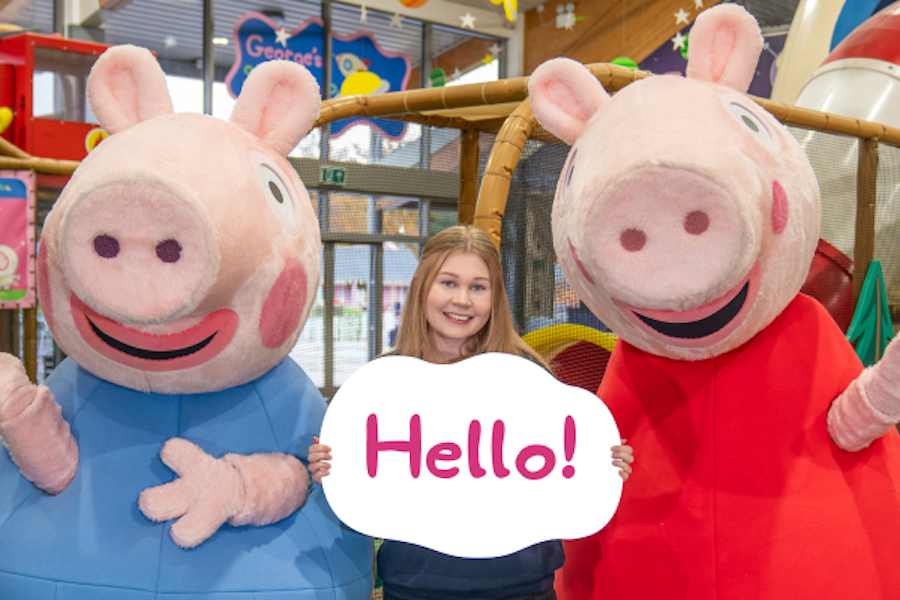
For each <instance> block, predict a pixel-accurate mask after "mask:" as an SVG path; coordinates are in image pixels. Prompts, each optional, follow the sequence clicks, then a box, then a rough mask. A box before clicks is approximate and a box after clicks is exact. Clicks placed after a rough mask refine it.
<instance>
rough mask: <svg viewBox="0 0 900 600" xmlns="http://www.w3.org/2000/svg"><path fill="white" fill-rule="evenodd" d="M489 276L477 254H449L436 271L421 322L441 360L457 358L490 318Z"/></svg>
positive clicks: (485, 265) (486, 268)
mask: <svg viewBox="0 0 900 600" xmlns="http://www.w3.org/2000/svg"><path fill="white" fill-rule="evenodd" d="M491 301H492V298H491V274H490V271H489V270H488V267H487V264H485V262H484V259H482V258H481V257H480V256H478V255H477V254H474V253H471V252H467V253H465V254H460V253H457V254H451V255H449V256H448V257H447V259H446V260H445V261H444V264H442V265H441V266H440V268H438V272H437V275H436V276H435V278H434V282H433V283H432V284H431V289H430V290H429V291H428V297H427V298H426V299H425V319H426V320H427V321H428V325H429V326H430V327H431V335H432V336H434V343H435V346H436V347H437V349H438V353H439V354H440V358H442V359H443V360H452V359H455V358H458V357H459V356H460V354H461V350H462V347H463V344H464V343H465V341H466V340H467V339H469V338H470V337H471V336H473V335H475V334H476V333H478V332H479V331H481V328H482V327H484V326H485V324H487V322H488V319H489V318H490V316H491Z"/></svg>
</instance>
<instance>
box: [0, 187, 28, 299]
mask: <svg viewBox="0 0 900 600" xmlns="http://www.w3.org/2000/svg"><path fill="white" fill-rule="evenodd" d="M34 215H35V197H34V172H33V171H0V309H5V308H34V298H35V295H34Z"/></svg>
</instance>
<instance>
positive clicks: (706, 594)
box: [556, 296, 900, 600]
mask: <svg viewBox="0 0 900 600" xmlns="http://www.w3.org/2000/svg"><path fill="white" fill-rule="evenodd" d="M861 371H862V365H861V364H860V362H859V359H858V358H857V357H856V354H855V353H854V352H853V349H852V348H851V347H850V345H849V343H848V342H847V340H846V339H845V338H844V336H843V334H842V333H841V331H840V330H839V329H838V328H837V326H836V325H835V324H834V321H833V319H832V318H831V317H830V316H829V315H828V313H827V312H826V311H825V310H824V309H823V308H822V307H821V306H820V305H819V304H818V303H817V302H816V301H815V300H812V299H810V298H808V297H805V296H798V297H797V298H796V299H795V300H794V301H793V302H792V303H791V304H790V305H789V306H788V307H787V308H786V309H785V310H784V311H783V313H782V314H781V315H780V316H778V317H777V318H776V319H775V321H774V322H773V323H772V324H771V325H770V326H769V327H767V328H766V329H765V330H763V331H762V332H760V333H759V334H758V335H757V336H755V337H754V338H753V339H752V340H751V341H750V342H748V343H747V344H746V345H745V346H743V347H742V348H739V349H736V350H733V351H731V352H728V353H725V354H723V355H720V356H717V357H715V358H711V359H709V360H706V361H678V360H672V359H668V358H663V357H658V356H654V355H652V354H648V353H646V352H643V351H641V350H639V349H637V348H635V347H634V346H632V345H630V344H628V343H627V342H623V341H619V342H618V343H617V344H616V348H615V350H614V351H613V356H612V358H611V360H610V363H609V366H608V368H607V371H606V374H605V375H604V378H603V382H602V383H601V386H600V390H599V392H598V394H599V396H600V397H601V398H602V399H603V401H604V402H605V403H606V404H607V405H608V406H609V408H610V410H611V411H612V413H613V416H614V417H615V419H616V422H617V423H618V425H619V428H620V430H621V431H622V435H623V436H624V437H626V438H627V439H628V443H629V444H631V445H632V446H633V447H634V448H635V459H636V460H635V465H634V469H635V470H634V474H633V475H632V476H631V477H630V478H629V480H628V482H627V483H626V484H625V488H624V490H623V495H622V501H621V504H620V506H619V510H618V511H617V513H616V515H615V516H614V517H613V519H612V521H611V522H610V524H609V525H608V526H607V527H606V528H604V529H603V530H601V531H600V532H599V533H597V534H595V535H594V536H591V537H588V538H585V539H583V540H576V541H571V542H565V544H564V546H565V551H566V563H565V565H564V567H563V569H562V571H561V572H560V573H559V575H558V577H557V586H556V587H557V591H558V592H559V595H560V598H563V599H565V600H570V599H571V600H576V599H577V600H585V599H589V598H596V599H597V600H600V599H603V600H621V599H634V600H645V599H646V598H691V599H696V600H726V599H744V598H764V599H767V600H779V599H785V600H788V599H796V598H817V599H821V600H825V599H834V600H845V599H847V598H867V599H887V598H894V597H896V592H897V590H898V589H900V569H897V542H896V532H897V531H898V530H900V437H898V435H897V432H896V431H891V432H890V433H888V434H887V435H885V436H883V437H881V438H879V439H878V440H876V441H875V442H873V443H872V445H871V446H869V447H868V448H867V449H865V450H863V451H862V452H855V453H848V452H844V451H843V450H840V449H838V448H837V447H835V446H834V444H833V443H832V442H831V439H830V438H829V436H828V432H827V431H826V426H825V414H826V411H827V410H828V406H829V404H830V403H831V399H832V398H834V397H835V396H836V395H838V394H839V393H840V392H841V391H842V390H843V389H844V388H846V387H847V385H848V384H849V383H850V382H851V381H853V380H854V379H855V378H856V377H857V376H858V375H859V373H860V372H861Z"/></svg>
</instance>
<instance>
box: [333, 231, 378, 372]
mask: <svg viewBox="0 0 900 600" xmlns="http://www.w3.org/2000/svg"><path fill="white" fill-rule="evenodd" d="M373 252H374V248H373V247H371V246H367V245H350V244H335V247H334V385H335V386H338V387H339V386H340V385H341V384H342V383H344V381H346V380H347V378H348V377H349V376H350V375H351V374H352V373H353V372H354V371H355V370H356V369H358V368H359V367H361V366H363V365H364V364H366V362H367V361H368V360H369V354H368V350H369V348H368V331H369V310H368V309H369V291H370V287H371V283H372V282H371V276H372V268H371V267H372V253H373Z"/></svg>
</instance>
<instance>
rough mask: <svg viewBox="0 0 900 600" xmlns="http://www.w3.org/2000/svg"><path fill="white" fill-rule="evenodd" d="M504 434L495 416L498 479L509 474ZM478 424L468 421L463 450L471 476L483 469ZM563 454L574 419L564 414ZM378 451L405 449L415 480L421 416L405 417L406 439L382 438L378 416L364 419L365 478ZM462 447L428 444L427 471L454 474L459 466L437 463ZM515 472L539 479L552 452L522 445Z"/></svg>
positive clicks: (552, 460) (570, 446)
mask: <svg viewBox="0 0 900 600" xmlns="http://www.w3.org/2000/svg"><path fill="white" fill-rule="evenodd" d="M505 437H506V425H505V424H504V423H503V421H502V420H500V419H497V420H496V421H494V425H493V427H492V428H491V439H490V445H491V469H492V470H493V473H494V476H495V477H497V478H498V479H504V478H506V477H509V475H510V474H511V473H512V472H511V471H510V470H509V469H507V468H506V465H505V464H504V462H503V451H504V448H503V445H504V444H503V443H504V439H505ZM480 448H481V423H480V422H479V421H478V420H477V419H473V420H472V421H471V422H469V430H468V436H467V440H466V451H467V453H468V456H467V457H466V458H467V463H468V467H469V474H470V475H471V476H472V478H473V479H481V478H482V477H484V476H485V475H487V471H486V470H485V469H484V468H483V467H482V466H481V454H480V452H481V450H480ZM563 448H564V450H563V453H564V455H565V460H566V461H567V462H571V460H572V458H573V456H574V455H575V419H573V418H572V417H571V416H567V417H566V421H565V425H564V427H563ZM380 452H406V453H408V454H409V471H410V474H411V475H412V476H413V478H414V479H418V477H419V475H420V473H421V469H422V464H421V463H422V418H421V417H420V416H419V415H417V414H416V415H413V416H412V417H410V419H409V439H408V440H390V441H382V440H380V439H379V438H378V417H377V416H376V415H375V414H374V413H372V414H370V415H369V416H368V418H367V419H366V471H367V472H368V474H369V477H375V476H376V475H377V474H378V454H379V453H380ZM462 454H463V451H462V448H461V447H460V446H459V445H457V444H454V443H453V442H441V443H439V444H435V445H434V446H432V447H431V448H430V449H429V450H428V451H427V453H426V454H425V466H426V468H427V469H428V472H429V473H431V474H432V475H434V476H435V477H438V478H440V479H452V478H453V477H456V476H457V475H458V474H459V472H460V469H459V467H456V466H450V467H441V466H438V463H447V462H453V461H456V460H459V459H460V458H462ZM536 457H537V458H540V459H542V460H541V464H540V466H539V467H538V468H536V469H532V468H529V466H528V462H529V461H530V460H531V459H532V458H536ZM515 465H516V471H518V473H519V474H520V475H521V476H522V477H524V478H525V479H528V480H530V481H534V480H537V479H543V478H544V477H546V476H547V475H549V474H550V473H552V472H553V469H554V468H555V467H556V455H555V454H554V452H553V450H552V449H551V448H549V447H547V446H544V445H541V444H532V445H530V446H526V447H525V448H523V449H522V450H521V451H520V452H519V453H518V454H517V455H516V460H515ZM574 475H575V467H573V466H572V465H571V464H568V465H565V466H564V467H563V468H562V476H563V477H565V478H566V479H570V478H571V477H573V476H574Z"/></svg>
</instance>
